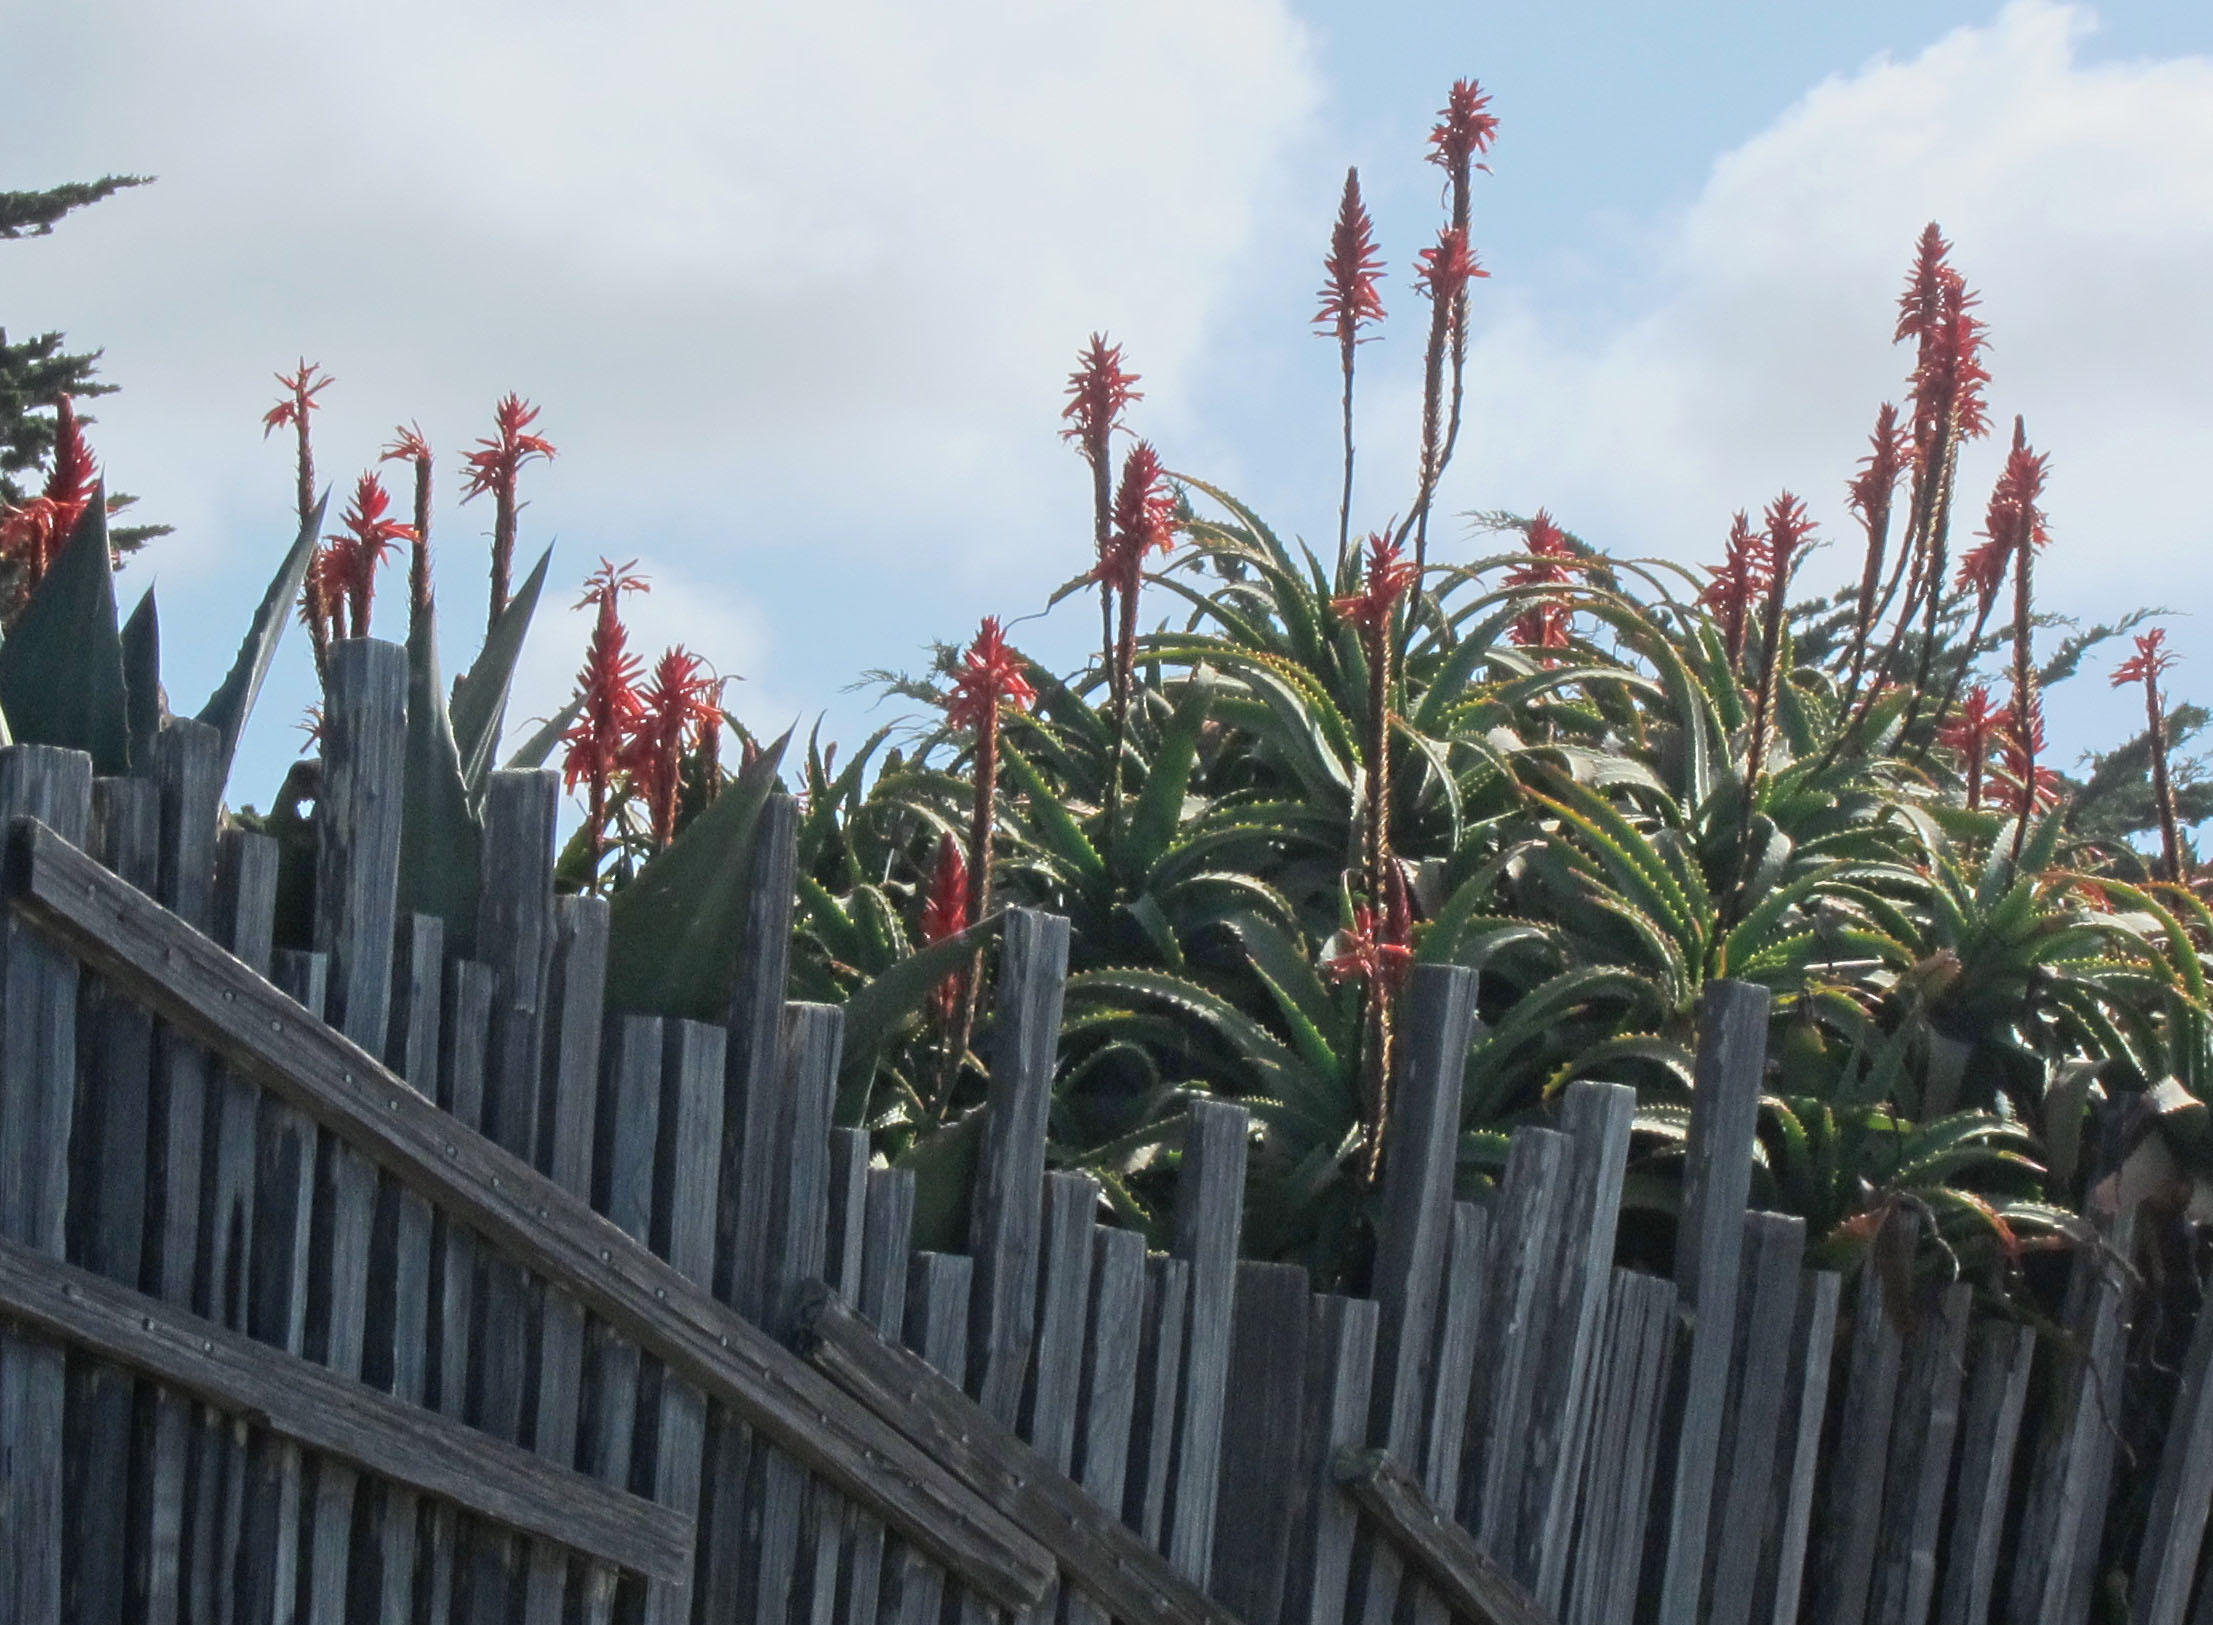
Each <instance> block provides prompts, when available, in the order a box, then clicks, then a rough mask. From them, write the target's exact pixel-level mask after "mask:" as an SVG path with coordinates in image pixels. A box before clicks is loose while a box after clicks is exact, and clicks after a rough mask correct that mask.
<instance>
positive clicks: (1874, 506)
mask: <svg viewBox="0 0 2213 1625" xmlns="http://www.w3.org/2000/svg"><path fill="white" fill-rule="evenodd" d="M1911 451H1912V448H1911V446H1910V444H1909V443H1908V440H1907V436H1906V431H1905V429H1904V428H1902V427H1901V426H1900V425H1899V422H1898V408H1897V407H1895V406H1893V405H1892V404H1891V403H1890V402H1888V401H1885V402H1883V404H1882V405H1881V407H1879V408H1878V409H1877V410H1876V413H1875V429H1874V432H1873V433H1872V434H1870V435H1869V436H1868V453H1867V455H1866V456H1865V457H1864V458H1862V459H1861V460H1860V470H1859V473H1857V474H1856V475H1854V476H1853V477H1852V479H1851V481H1850V482H1849V483H1848V484H1847V486H1846V488H1845V489H1846V495H1847V500H1848V501H1849V502H1850V505H1851V508H1852V512H1853V513H1854V514H1856V515H1857V516H1858V517H1859V521H1860V526H1861V529H1862V530H1863V531H1864V532H1865V534H1866V537H1867V547H1866V552H1865V554H1864V555H1863V557H1862V560H1861V564H1860V590H1859V598H1858V601H1857V603H1856V605H1855V607H1854V610H1853V615H1852V654H1851V658H1850V660H1849V662H1848V663H1847V671H1846V676H1845V680H1844V693H1845V700H1844V703H1845V705H1846V707H1847V708H1848V707H1850V705H1851V704H1852V702H1853V701H1854V700H1855V699H1857V698H1858V697H1859V691H1860V678H1861V675H1862V674H1863V673H1864V671H1865V669H1866V665H1867V643H1868V639H1869V638H1871V637H1872V636H1873V635H1874V632H1875V623H1876V621H1877V620H1878V619H1879V618H1880V615H1881V610H1880V609H1879V608H1878V607H1877V603H1876V595H1877V594H1878V593H1879V592H1880V591H1881V588H1882V581H1883V565H1884V563H1885V562H1886V556H1887V554H1888V552H1889V547H1890V513H1891V508H1892V506H1893V504H1895V502H1896V501H1897V496H1898V478H1899V476H1900V475H1901V474H1903V473H1904V472H1905V470H1906V466H1907V464H1908V463H1909V462H1910V461H1911Z"/></svg>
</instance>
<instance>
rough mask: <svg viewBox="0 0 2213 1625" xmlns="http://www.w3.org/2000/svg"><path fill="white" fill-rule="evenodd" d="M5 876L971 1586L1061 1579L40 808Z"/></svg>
mask: <svg viewBox="0 0 2213 1625" xmlns="http://www.w3.org/2000/svg"><path fill="white" fill-rule="evenodd" d="M4 895H5V897H6V901H7V905H8V907H10V908H11V909H12V910H13V911H14V912H15V913H16V915H17V916H18V917H20V918H21V919H23V920H24V921H25V922H26V923H28V924H29V925H30V926H32V927H33V928H34V929H36V930H37V931H39V932H41V933H42V934H44V935H46V936H47V937H49V938H51V939H52V940H53V941H55V942H56V943H58V944H59V945H60V946H62V947H63V948H64V949H66V950H67V951H68V952H70V953H72V954H74V955H75V956H76V957H77V958H78V959H80V960H82V961H83V962H84V963H85V964H86V965H87V966H89V967H90V968H91V969H93V970H94V971H96V972H98V973H99V974H100V975H102V976H104V977H106V978H107V979H108V980H109V981H110V983H112V984H113V985H114V986H116V987H118V988H120V989H121V990H122V991H124V992H125V993H127V994H128V995H130V996H131V997H133V998H136V999H139V1000H141V1001H143V1002H144V1003H145V1004H146V1005H147V1006H148V1007H150V1008H151V1009H152V1010H153V1011H154V1012H155V1013H156V1014H157V1015H159V1016H161V1017H162V1018H163V1019H164V1020H166V1021H168V1022H170V1023H171V1024H172V1025H173V1026H175V1027H176V1028H177V1029H178V1030H179V1031H180V1032H182V1033H183V1034H185V1035H186V1036H188V1037H190V1038H192V1039H194V1040H196V1041H198V1042H200V1043H202V1044H205V1045H206V1046H207V1047H208V1048H210V1049H211V1050H213V1051H215V1052H216V1053H217V1054H218V1055H219V1056H221V1057H222V1058H223V1059H224V1060H226V1061H228V1062H229V1063H230V1064H231V1065H232V1066H233V1067H235V1068H236V1069H237V1071H238V1072H239V1074H240V1075H241V1076H242V1077H244V1078H246V1079H248V1080H249V1081H251V1082H253V1083H255V1084H257V1085H259V1086H260V1087H262V1088H265V1089H267V1090H269V1091H270V1092H271V1093H272V1094H274V1095H276V1096H277V1097H279V1098H280V1099H282V1100H283V1101H284V1102H285V1103H286V1104H288V1105H291V1106H295V1107H297V1108H298V1109H299V1110H301V1111H302V1112H304V1113H306V1114H307V1115H308V1116H309V1117H311V1118H313V1119H314V1120H315V1122H316V1123H317V1124H318V1125H320V1126H321V1127H323V1128H325V1129H327V1130H329V1131H330V1132H331V1133H333V1134H335V1135H337V1136H338V1137H339V1138H340V1139H342V1140H344V1141H345V1142H347V1143H348V1144H349V1145H351V1146H352V1147H354V1148H355V1149H357V1150H359V1151H362V1152H364V1153H365V1154H367V1155H368V1156H369V1157H371V1158H372V1159H373V1160H374V1161H375V1162H377V1163H378V1164H379V1165H380V1166H381V1167H383V1168H384V1169H386V1170H387V1171H389V1172H390V1173H391V1174H392V1175H393V1176H394V1177H395V1178H397V1179H398V1180H400V1181H401V1182H402V1183H404V1184H406V1185H407V1186H409V1187H410V1188H412V1189H414V1190H415V1191H417V1192H418V1193H419V1194H421V1195H422V1196H423V1197H424V1198H426V1199H427V1200H429V1201H430V1202H431V1203H432V1204H433V1205H434V1206H435V1207H438V1208H440V1209H442V1210H444V1211H445V1212H447V1213H448V1214H450V1215H451V1216H452V1217H453V1218H455V1219H456V1220H458V1221H460V1222H461V1223H463V1224H465V1225H466V1226H468V1227H469V1228H470V1229H472V1230H474V1231H476V1232H477V1233H478V1234H479V1235H480V1236H482V1237H483V1238H484V1239H485V1240H486V1241H487V1242H489V1243H490V1244H491V1245H492V1246H493V1247H495V1248H497V1249H499V1250H500V1251H502V1252H504V1253H506V1254H507V1255H508V1256H509V1257H511V1258H513V1259H515V1260H516V1261H517V1262H519V1263H521V1264H522V1265H523V1266H525V1267H526V1268H528V1269H530V1270H532V1271H533V1272H535V1273H536V1274H538V1275H540V1276H542V1277H544V1278H545V1279H546V1280H547V1281H548V1282H550V1283H551V1284H552V1285H554V1286H556V1287H558V1288H559V1289H560V1290H562V1291H564V1292H567V1293H568V1294H570V1295H571V1296H572V1297H574V1298H575V1299H576V1300H577V1301H578V1302H579V1303H580V1304H582V1305H583V1306H584V1307H585V1308H586V1309H588V1310H589V1311H590V1312H591V1313H593V1314H595V1315H598V1316H600V1317H601V1318H602V1319H604V1320H605V1321H607V1322H608V1323H609V1324H610V1325H611V1326H613V1327H614V1328H615V1329H616V1330H617V1331H618V1332H619V1333H621V1334H622V1335H623V1336H625V1337H628V1338H631V1339H632V1340H634V1341H635V1342H636V1343H637V1344H638V1345H639V1346H640V1347H642V1348H643V1349H645V1350H646V1351H647V1352H648V1353H650V1354H652V1355H654V1356H655V1357H656V1358H658V1359H660V1360H662V1361H664V1362H666V1363H667V1364H668V1365H669V1366H670V1367H671V1368H673V1369H674V1370H676V1371H678V1372H680V1373H681V1374H683V1375H684V1376H685V1377H687V1378H688V1379H690V1380H691V1381H692V1382H694V1383H696V1384H697V1385H698V1386H699V1387H700V1388H701V1389H702V1390H704V1391H705V1393H706V1394H707V1395H708V1397H710V1398H711V1399H713V1400H716V1401H718V1402H720V1403H722V1404H725V1405H727V1406H729V1407H730V1409H731V1410H732V1411H734V1412H735V1413H736V1414H737V1415H738V1416H739V1417H740V1418H742V1419H743V1420H744V1421H745V1422H746V1423H747V1424H749V1425H750V1426H752V1427H753V1428H755V1429H757V1430H758V1431H759V1432H760V1433H762V1434H763V1435H765V1436H766V1437H768V1438H769V1439H770V1440H772V1441H773V1442H774V1443H775V1444H777V1445H778V1446H779V1447H781V1448H782V1449H784V1450H786V1451H788V1452H789V1453H790V1454H791V1455H792V1456H793V1457H795V1458H796V1459H797V1460H798V1461H800V1462H801V1463H802V1464H804V1465H805V1466H806V1467H807V1468H808V1469H809V1470H810V1471H812V1472H814V1473H816V1474H818V1475H820V1476H821V1477H823V1478H824V1479H826V1480H828V1481H829V1482H830V1483H831V1484H833V1485H835V1486H836V1487H837V1488H838V1489H839V1490H841V1491H843V1492H844V1493H845V1494H847V1495H849V1496H851V1497H853V1498H854V1499H855V1500H857V1501H860V1502H861V1503H863V1504H864V1505H866V1506H867V1507H868V1508H869V1509H870V1510H871V1511H873V1512H875V1513H876V1514H877V1515H879V1516H880V1517H882V1518H883V1519H884V1520H885V1521H886V1522H887V1523H889V1524H890V1525H891V1526H892V1527H893V1528H895V1529H897V1530H898V1531H899V1533H900V1534H902V1535H903V1536H905V1537H906V1538H907V1539H908V1540H909V1541H910V1542H912V1543H913V1545H914V1546H915V1547H916V1548H917V1549H918V1550H920V1551H922V1552H923V1553H925V1554H927V1555H928V1556H929V1557H930V1558H931V1559H932V1560H934V1561H936V1562H938V1563H941V1564H943V1565H944V1566H945V1567H946V1568H947V1569H949V1570H950V1571H952V1573H953V1574H955V1575H956V1576H957V1577H958V1578H959V1579H960V1580H961V1582H962V1583H963V1584H964V1585H966V1586H968V1587H969V1588H970V1589H971V1590H973V1591H974V1592H976V1593H978V1594H979V1595H980V1596H982V1597H984V1598H986V1599H988V1600H990V1601H992V1602H994V1603H997V1604H999V1605H1001V1606H1004V1607H1021V1606H1024V1605H1027V1604H1030V1603H1033V1602H1036V1601H1038V1600H1039V1599H1040V1598H1042V1597H1043V1596H1044V1595H1045V1592H1046V1590H1047V1588H1048V1587H1049V1586H1050V1585H1051V1583H1052V1579H1053V1569H1054V1565H1053V1560H1052V1557H1051V1555H1050V1554H1049V1553H1048V1552H1047V1551H1046V1549H1045V1548H1044V1547H1043V1546H1042V1545H1041V1544H1039V1543H1038V1542H1037V1541H1036V1540H1034V1539H1032V1538H1031V1537H1030V1536H1029V1535H1028V1534H1026V1533H1024V1532H1023V1531H1022V1530H1020V1529H1018V1528H1016V1527H1015V1525H1014V1524H1013V1523H1011V1522H1010V1521H1009V1520H1008V1519H1007V1518H1005V1517H1004V1516H1003V1515H1001V1514H1000V1513H999V1512H998V1511H996V1510H994V1509H993V1508H992V1507H991V1506H989V1505H988V1504H986V1503H985V1502H984V1501H983V1500H982V1498H981V1497H979V1496H978V1495H977V1494H976V1493H975V1492H974V1491H973V1490H972V1489H970V1488H969V1487H968V1486H967V1485H966V1484H964V1483H963V1482H961V1480H960V1479H958V1478H957V1477H955V1476H954V1475H953V1474H951V1473H949V1472H948V1471H947V1470H946V1469H945V1468H944V1467H942V1466H940V1465H938V1464H937V1463H936V1462H934V1461H932V1460H930V1459H929V1457H928V1456H927V1455H925V1454H924V1453H923V1452H922V1451H921V1450H920V1449H919V1448H917V1447H916V1445H915V1444H914V1443H913V1442H912V1441H911V1440H909V1439H908V1438H907V1437H905V1436H904V1435H903V1434H901V1433H900V1432H899V1431H898V1430H897V1429H895V1428H893V1427H892V1426H891V1425H890V1424H889V1423H887V1422H885V1421H883V1420H882V1419H881V1418H880V1417H878V1416H876V1415H874V1414H873V1413H871V1412H869V1411H867V1410H865V1409H863V1408H862V1407H859V1406H856V1405H854V1404H852V1403H851V1401H850V1400H848V1399H847V1398H846V1396H845V1395H844V1394H843V1393H841V1392H840V1391H839V1390H838V1389H837V1388H836V1387H835V1386H834V1385H833V1384H832V1383H830V1382H829V1381H828V1380H827V1379H826V1378H825V1377H823V1376H822V1375H821V1374H820V1373H818V1372H816V1371H814V1370H813V1369H811V1368H810V1367H809V1366H807V1365H806V1364H805V1363H804V1362H803V1361H801V1360H799V1359H798V1358H796V1357H795V1356H793V1355H792V1354H791V1353H790V1352H788V1351H787V1350H785V1349H784V1348H783V1347H782V1346H781V1345H780V1344H778V1343H777V1342H776V1341H775V1340H774V1339H772V1338H771V1337H770V1336H768V1334H767V1333H765V1332H763V1331H761V1330H760V1329H758V1328H757V1327H755V1326H753V1325H751V1324H750V1323H748V1322H747V1321H745V1320H743V1319H741V1318H740V1317H739V1316H738V1315H737V1314H735V1313H734V1312H732V1311H731V1310H730V1309H729V1308H727V1307H726V1306H724V1305H723V1304H721V1303H720V1302H718V1301H716V1299H715V1298H713V1297H712V1296H711V1295H710V1294H709V1293H707V1292H706V1291H705V1290H703V1289H702V1288H700V1287H698V1286H695V1285H694V1284H693V1283H692V1282H691V1281H690V1280H688V1279H686V1278H685V1277H684V1276H683V1275H682V1274H680V1273H679V1272H678V1271H677V1270H675V1269H674V1268H672V1267H671V1266H670V1265H669V1264H668V1263H666V1262H665V1261H664V1260H662V1259H660V1258H658V1257H656V1256H655V1255H654V1254H653V1253H652V1252H651V1251H650V1250H648V1249H647V1248H646V1247H645V1246H643V1245H641V1244H640V1243H639V1242H637V1241H635V1240H633V1239H632V1238H631V1237H630V1236H628V1235H627V1234H625V1233H624V1232H623V1231H622V1230H620V1229H618V1228H617V1227H616V1226H615V1225H613V1224H611V1223H609V1222H608V1221H607V1220H606V1219H604V1218H602V1217H601V1216H600V1215H598V1214H597V1213H594V1212H593V1211H592V1210H591V1208H590V1207H589V1206H588V1205H587V1204H586V1203H584V1202H583V1201H581V1200H579V1199H578V1198H576V1197H574V1196H572V1195H570V1194H569V1193H568V1192H567V1191H565V1190H563V1189H562V1188H561V1187H560V1186H558V1185H556V1184H555V1183H554V1182H553V1181H551V1180H549V1179H547V1178H546V1177H545V1176H544V1175H542V1174H540V1173H539V1172H538V1171H537V1170H536V1169H534V1168H532V1167H531V1166H530V1165H529V1164H527V1163H525V1162H523V1161H521V1160H520V1159H519V1158H517V1157H514V1156H512V1155H510V1154H509V1153H507V1152H505V1151H502V1150H501V1149H500V1148H499V1147H497V1146H496V1145H494V1144H492V1143H491V1142H490V1141H488V1140H486V1139H484V1138H483V1137H482V1136H480V1135H477V1134H474V1133H471V1132H470V1131H469V1130H467V1129H465V1128H463V1127H462V1126H461V1125H459V1124H458V1123H456V1122H455V1121H453V1119H451V1118H450V1117H448V1116H447V1115H446V1114H444V1113H443V1112H441V1111H439V1110H438V1108H437V1107H436V1106H434V1105H432V1104H431V1103H430V1102H429V1101H427V1100H425V1099H424V1098H423V1097H422V1096H420V1095H418V1094H416V1093H415V1092H414V1091H413V1090H411V1089H409V1088H408V1087H407V1086H406V1085H405V1084H404V1083H402V1082H401V1081H400V1080H399V1079H398V1078H397V1077H395V1076H394V1075H393V1074H392V1073H391V1072H390V1071H388V1070H387V1069H386V1068H385V1067H384V1066H383V1065H381V1064H380V1063H379V1062H378V1061H377V1060H376V1059H375V1058H374V1057H372V1056H371V1055H369V1054H368V1053H367V1052H366V1051H365V1050H363V1049H362V1048H361V1047H360V1046H359V1045H357V1044H354V1043H352V1042H351V1041H349V1040H348V1039H346V1038H345V1037H344V1036H343V1035H342V1034H340V1033H338V1032H336V1031H334V1030H333V1029H331V1028H330V1027H328V1026H326V1025H325V1024H324V1023H322V1022H320V1021H317V1020H315V1019H314V1018H312V1017H310V1016H308V1015H307V1014H306V1013H305V1012H304V1011H302V1010H301V1008H300V1007H299V1006H298V1005H297V1004H295V1003H293V1002H292V1001H291V1000H290V999H288V998H286V997H285V996H284V995H283V994H282V993H280V992H279V991H278V990H277V989H276V988H274V987H273V986H271V985H270V984H269V983H268V982H267V981H265V980H263V979H262V978H261V977H260V976H258V975H256V974H255V973H254V972H253V971H252V970H250V969H248V968H247V967H246V966H245V965H244V964H242V963H241V962H240V961H238V960H237V959H234V958H233V957H232V956H231V955H229V954H228V953H225V952H224V951H223V950H222V949H221V948H219V947H218V946H216V945H215V943H213V942H212V941H210V940H209V939H208V938H206V937H205V936H202V935H201V934H200V933H199V932H197V931H195V930H194V929H192V927H190V926H189V925H187V924H186V923H185V922H184V921H182V920H180V919H179V918H177V916H175V915H174V914H172V913H170V912H169V911H168V910H167V909H164V908H163V907H161V905H160V904H158V903H156V902H154V901H153V899H151V898H149V897H147V896H146V895H145V894H144V893H142V892H140V891H139V890H137V889H136V888H135V887H133V886H131V885H129V884H128V883H127V882H125V881H123V880H120V879H118V878H117V877H116V876H115V875H113V874H111V873H110V872H109V871H108V870H106V869H104V868H102V867H101V866H100V865H99V864H98V863H97V862H95V861H94V860H93V859H91V858H90V857H88V856H86V855H85V854H84V853H82V852H80V851H78V850H77V849H76V848H75V847H73V846H71V845H70V844H69V843H68V842H67V841H65V840H63V839H62V838H61V837H60V836H59V835H57V834H55V833H54V832H53V831H52V830H51V829H49V828H47V827H46V826H45V825H44V824H42V823H40V822H39V821H38V820H36V819H33V818H17V819H15V820H14V821H13V823H12V825H11V827H10V828H9V830H8V832H7V850H6V858H5V891H4Z"/></svg>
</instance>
